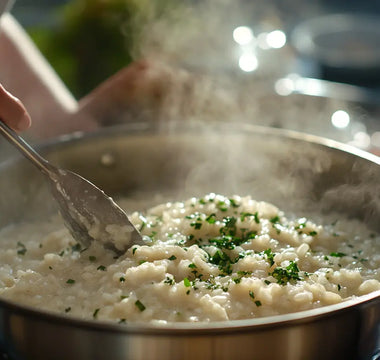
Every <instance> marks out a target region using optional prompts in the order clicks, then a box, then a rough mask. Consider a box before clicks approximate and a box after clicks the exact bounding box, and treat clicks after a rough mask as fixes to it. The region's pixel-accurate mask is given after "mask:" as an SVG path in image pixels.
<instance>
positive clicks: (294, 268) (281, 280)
mask: <svg viewBox="0 0 380 360" xmlns="http://www.w3.org/2000/svg"><path fill="white" fill-rule="evenodd" d="M299 271H300V270H299V268H298V265H297V263H296V262H294V261H290V264H289V265H288V266H286V267H280V266H278V267H277V268H275V269H274V270H273V272H272V273H269V274H268V275H271V276H273V277H274V278H275V279H276V281H277V283H278V284H280V285H286V284H287V283H288V282H292V281H297V280H301V278H300V276H299Z"/></svg>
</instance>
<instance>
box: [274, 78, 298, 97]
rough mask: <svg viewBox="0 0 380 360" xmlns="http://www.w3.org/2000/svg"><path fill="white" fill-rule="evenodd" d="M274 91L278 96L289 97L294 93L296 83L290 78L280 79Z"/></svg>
mask: <svg viewBox="0 0 380 360" xmlns="http://www.w3.org/2000/svg"><path fill="white" fill-rule="evenodd" d="M274 89H275V91H276V93H277V94H278V95H281V96H288V95H290V94H292V93H293V91H294V81H293V80H291V79H288V78H283V79H279V80H277V81H276V83H275V84H274Z"/></svg>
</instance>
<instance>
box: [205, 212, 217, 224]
mask: <svg viewBox="0 0 380 360" xmlns="http://www.w3.org/2000/svg"><path fill="white" fill-rule="evenodd" d="M206 221H207V222H208V223H209V224H215V223H216V215H215V214H210V215H209V216H207V218H206Z"/></svg>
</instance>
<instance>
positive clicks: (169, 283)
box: [164, 276, 175, 285]
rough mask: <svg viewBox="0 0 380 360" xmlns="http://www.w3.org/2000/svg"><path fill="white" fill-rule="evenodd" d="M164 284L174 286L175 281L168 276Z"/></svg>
mask: <svg viewBox="0 0 380 360" xmlns="http://www.w3.org/2000/svg"><path fill="white" fill-rule="evenodd" d="M164 284H168V285H174V284H175V281H174V279H173V278H172V277H170V276H167V277H166V278H165V280H164Z"/></svg>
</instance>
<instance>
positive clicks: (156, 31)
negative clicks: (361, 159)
mask: <svg viewBox="0 0 380 360" xmlns="http://www.w3.org/2000/svg"><path fill="white" fill-rule="evenodd" d="M11 13H12V15H13V16H14V17H15V18H16V19H17V21H18V22H19V23H20V24H21V25H22V26H23V27H24V29H25V30H26V31H27V33H28V34H29V35H30V37H31V38H32V39H33V41H34V42H35V44H36V45H37V47H38V48H39V50H40V51H41V52H42V54H43V55H44V57H46V59H47V60H48V62H49V63H50V64H51V65H52V67H53V68H54V70H55V71H56V72H57V74H58V75H59V77H60V78H61V79H62V80H63V82H64V83H65V85H66V86H67V88H68V89H69V91H70V92H71V93H72V94H73V95H74V97H75V98H76V99H78V100H79V99H81V98H83V97H84V96H86V95H87V94H89V93H90V92H91V91H92V90H93V89H94V88H96V87H97V86H98V85H99V84H101V83H102V82H104V81H105V80H106V79H107V78H109V77H110V76H112V75H113V74H115V73H117V72H118V71H119V70H121V69H123V68H124V67H126V66H128V65H129V64H131V63H132V62H134V61H137V60H139V59H145V58H147V59H154V60H157V61H163V62H165V63H166V64H170V65H171V66H173V67H178V68H180V69H184V70H186V71H188V72H189V73H191V74H195V76H202V79H204V78H207V79H211V81H210V83H212V86H206V85H204V84H205V83H204V82H203V86H202V87H201V88H196V91H193V92H192V93H191V95H189V94H187V96H193V97H197V99H196V100H194V99H190V100H189V101H190V102H191V103H194V104H198V106H199V104H200V103H202V104H203V105H202V106H199V111H193V112H192V116H202V117H203V116H205V117H207V114H205V112H206V111H205V108H206V106H205V105H204V104H205V103H207V109H209V108H212V107H213V106H214V102H222V103H223V108H224V107H226V108H228V111H222V112H220V113H215V112H212V114H210V116H214V117H215V116H218V117H223V116H225V117H226V118H227V117H228V119H231V120H232V119H233V120H242V121H245V122H252V123H256V124H261V125H269V126H276V127H281V128H290V129H294V130H299V131H305V132H308V133H312V134H316V135H321V136H325V137H329V138H332V139H335V140H338V141H342V142H345V143H349V144H352V145H355V146H357V147H359V148H362V149H365V150H369V151H372V152H374V153H377V154H380V96H379V95H380V0H361V1H356V0H319V1H307V0H267V1H265V2H263V1H259V0H234V1H232V0H231V1H226V0H214V1H212V0H204V1H201V0H183V1H175V0H156V1H149V0H16V2H15V4H14V6H13V8H12V11H11ZM208 84H209V83H208ZM216 84H217V85H216ZM215 88H218V90H219V89H220V88H221V89H223V95H222V96H218V97H217V99H216V98H214V97H213V96H214V95H213V96H210V94H209V93H210V92H212V93H216V92H218V90H216V91H215ZM200 96H203V97H204V98H205V99H206V100H205V101H202V102H201V101H200V100H199V97H200ZM221 99H224V100H221ZM210 104H211V105H210ZM226 104H228V105H226ZM214 107H218V106H217V105H216V106H214ZM169 113H170V114H172V113H173V111H172V110H170V111H169V110H167V112H166V113H165V114H166V116H168V114H169ZM221 113H223V115H222V114H221ZM176 116H177V117H178V116H181V114H180V113H178V112H177V113H176ZM223 120H224V119H223Z"/></svg>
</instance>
